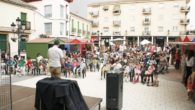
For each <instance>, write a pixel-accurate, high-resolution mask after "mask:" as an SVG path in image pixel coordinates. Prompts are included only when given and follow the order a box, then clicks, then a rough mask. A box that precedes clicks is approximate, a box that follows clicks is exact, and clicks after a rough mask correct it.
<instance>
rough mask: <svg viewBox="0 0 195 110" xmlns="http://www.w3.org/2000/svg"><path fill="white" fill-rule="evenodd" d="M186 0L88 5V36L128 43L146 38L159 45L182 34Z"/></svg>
mask: <svg viewBox="0 0 195 110" xmlns="http://www.w3.org/2000/svg"><path fill="white" fill-rule="evenodd" d="M187 2H188V1H186V0H118V1H113V2H99V3H92V4H89V5H88V18H89V19H90V20H92V21H93V22H92V37H95V38H97V39H98V36H100V38H101V41H102V40H103V41H104V40H105V41H108V40H109V39H115V38H122V39H124V40H126V41H127V42H128V43H129V44H135V43H137V44H138V45H139V42H140V41H141V40H143V39H149V40H150V41H151V42H152V43H154V44H159V45H161V46H163V45H164V44H166V42H169V41H176V40H177V39H178V38H179V37H180V36H181V35H185V31H186V26H187V24H188V23H189V20H188V19H186V14H187V13H188V12H189V7H187V5H186V3H187Z"/></svg>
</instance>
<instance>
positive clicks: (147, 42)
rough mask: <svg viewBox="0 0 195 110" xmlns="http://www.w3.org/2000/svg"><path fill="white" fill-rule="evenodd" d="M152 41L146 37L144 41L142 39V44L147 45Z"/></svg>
mask: <svg viewBox="0 0 195 110" xmlns="http://www.w3.org/2000/svg"><path fill="white" fill-rule="evenodd" d="M149 43H151V42H150V41H148V40H147V39H144V40H143V41H141V43H140V44H141V45H146V44H149Z"/></svg>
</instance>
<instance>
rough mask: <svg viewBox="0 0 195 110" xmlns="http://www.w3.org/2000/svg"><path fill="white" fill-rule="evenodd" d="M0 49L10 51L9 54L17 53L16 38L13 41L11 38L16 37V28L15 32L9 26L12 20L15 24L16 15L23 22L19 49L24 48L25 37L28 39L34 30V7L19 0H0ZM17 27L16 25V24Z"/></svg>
mask: <svg viewBox="0 0 195 110" xmlns="http://www.w3.org/2000/svg"><path fill="white" fill-rule="evenodd" d="M0 10H1V13H0V18H1V22H0V49H1V51H5V52H7V53H10V54H11V56H14V55H17V54H18V40H16V42H14V41H13V40H11V38H16V39H18V36H17V32H16V30H17V29H16V28H15V32H13V29H12V28H11V24H12V22H14V23H15V24H16V19H17V17H20V18H21V20H22V21H23V23H24V24H25V29H26V30H25V31H24V33H23V34H22V36H23V39H20V47H21V48H20V51H21V50H22V49H24V48H25V45H23V44H25V42H26V40H25V39H29V38H30V37H31V34H32V33H34V31H35V25H34V24H35V19H34V18H35V14H36V13H35V10H36V7H34V6H31V5H28V4H26V3H24V2H22V1H20V0H0ZM16 27H17V26H16Z"/></svg>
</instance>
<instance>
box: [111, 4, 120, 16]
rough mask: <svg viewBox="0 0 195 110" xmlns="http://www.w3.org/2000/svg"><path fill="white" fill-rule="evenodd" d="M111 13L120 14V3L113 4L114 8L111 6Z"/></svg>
mask: <svg viewBox="0 0 195 110" xmlns="http://www.w3.org/2000/svg"><path fill="white" fill-rule="evenodd" d="M113 14H114V15H120V14H121V9H120V5H116V6H114V8H113Z"/></svg>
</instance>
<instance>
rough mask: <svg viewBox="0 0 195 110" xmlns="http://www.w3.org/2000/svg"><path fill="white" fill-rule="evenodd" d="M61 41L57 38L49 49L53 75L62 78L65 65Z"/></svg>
mask: <svg viewBox="0 0 195 110" xmlns="http://www.w3.org/2000/svg"><path fill="white" fill-rule="evenodd" d="M59 45H60V41H59V40H58V39H56V40H55V41H54V45H53V46H52V47H51V48H49V50H48V61H49V64H50V67H49V70H50V73H51V76H52V77H57V78H60V76H61V67H63V65H64V54H63V52H62V50H61V49H60V48H59Z"/></svg>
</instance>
